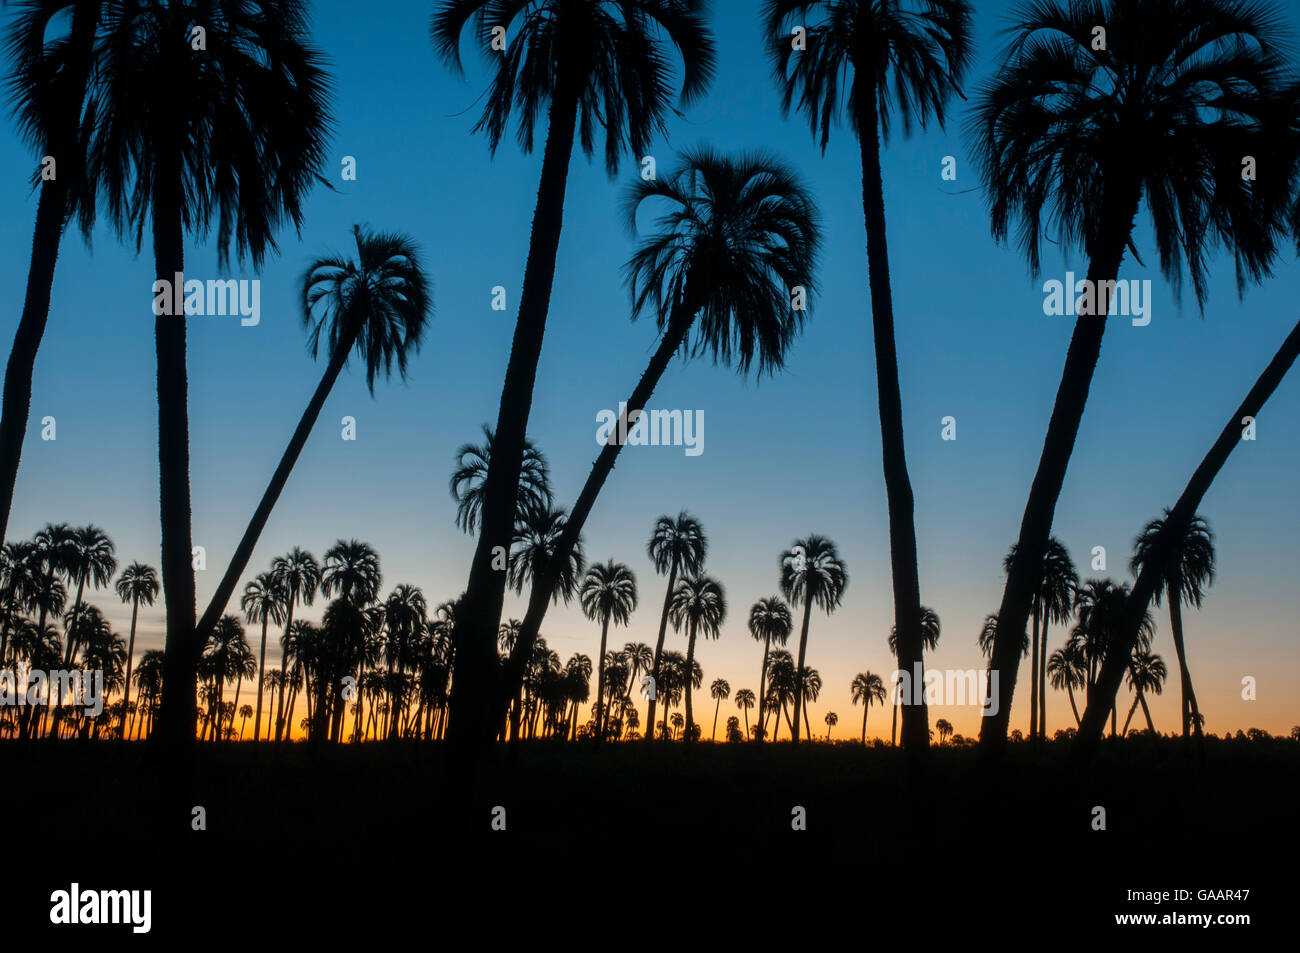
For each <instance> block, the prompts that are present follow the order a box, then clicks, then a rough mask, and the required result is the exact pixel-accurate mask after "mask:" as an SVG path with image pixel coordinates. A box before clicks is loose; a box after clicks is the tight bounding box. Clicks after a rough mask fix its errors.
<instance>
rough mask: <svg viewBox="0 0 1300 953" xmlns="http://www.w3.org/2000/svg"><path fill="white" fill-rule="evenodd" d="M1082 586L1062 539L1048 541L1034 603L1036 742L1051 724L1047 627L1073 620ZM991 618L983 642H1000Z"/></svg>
mask: <svg viewBox="0 0 1300 953" xmlns="http://www.w3.org/2000/svg"><path fill="white" fill-rule="evenodd" d="M1015 555H1016V547H1015V544H1014V543H1013V544H1012V546H1011V549H1010V551H1008V553H1007V555H1006V558H1005V559H1003V560H1002V568H1003V569H1004V570H1005V571H1006V572H1007V573H1010V572H1011V566H1012V564H1013V563H1014V562H1015ZM1078 587H1079V574H1078V573H1077V572H1075V570H1074V563H1072V562H1071V561H1070V554H1069V553H1068V552H1067V551H1066V549H1065V546H1064V545H1062V543H1061V541H1060V540H1059V539H1057V538H1056V537H1055V536H1052V537H1050V538H1049V539H1048V540H1047V551H1046V553H1045V554H1044V556H1043V573H1042V578H1041V579H1038V580H1036V581H1035V584H1034V593H1033V598H1032V600H1031V602H1030V616H1031V617H1032V620H1033V635H1032V636H1031V638H1030V645H1031V646H1032V648H1033V659H1032V661H1031V662H1030V667H1029V670H1030V671H1031V672H1032V673H1033V681H1032V683H1031V686H1030V694H1029V736H1030V737H1031V738H1034V739H1037V738H1040V737H1042V736H1043V733H1044V732H1045V730H1046V724H1047V720H1046V708H1047V697H1046V682H1045V681H1044V679H1045V678H1046V671H1045V666H1046V663H1047V624H1048V623H1049V622H1057V623H1060V624H1062V625H1064V624H1065V623H1066V622H1068V621H1070V615H1071V613H1072V612H1073V611H1074V593H1075V590H1076V589H1077V588H1078ZM989 618H991V619H992V620H993V626H992V633H991V635H985V636H982V641H983V640H984V639H985V638H988V639H991V640H996V637H997V616H990V617H989ZM986 621H987V620H986ZM1040 624H1041V629H1040ZM1040 636H1041V638H1040ZM992 644H993V641H989V651H990V652H991V651H992Z"/></svg>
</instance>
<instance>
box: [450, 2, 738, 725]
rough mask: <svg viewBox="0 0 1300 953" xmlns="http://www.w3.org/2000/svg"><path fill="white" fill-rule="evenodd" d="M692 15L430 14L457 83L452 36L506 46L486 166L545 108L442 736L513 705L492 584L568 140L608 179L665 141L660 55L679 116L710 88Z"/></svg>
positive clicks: (666, 100) (539, 9) (522, 7)
mask: <svg viewBox="0 0 1300 953" xmlns="http://www.w3.org/2000/svg"><path fill="white" fill-rule="evenodd" d="M703 8H704V2H703V0H591V2H583V3H573V2H571V0H536V2H529V3H518V2H515V0H440V2H439V4H438V6H437V7H436V8H435V9H434V13H433V19H432V23H431V26H430V36H431V39H432V41H433V47H434V51H435V52H436V53H437V55H438V57H439V58H440V59H441V60H442V61H443V62H444V63H445V64H446V65H447V66H448V67H449V68H450V69H452V70H453V71H454V72H455V73H457V74H460V73H461V72H462V66H461V60H460V41H461V35H462V34H463V33H464V32H465V30H466V27H467V26H468V25H469V24H470V23H471V22H472V23H473V28H472V30H473V33H474V34H475V35H476V38H478V39H481V38H482V37H484V36H488V35H490V33H491V28H493V27H500V28H501V29H502V30H504V31H505V33H506V35H507V36H508V37H509V41H508V45H507V47H506V49H505V50H503V51H491V50H489V49H488V48H487V47H486V46H483V45H482V44H481V43H478V45H479V46H480V48H481V49H482V50H483V52H484V53H485V54H487V55H488V56H489V57H490V60H491V62H492V63H493V64H494V66H495V68H496V75H495V78H494V80H493V82H492V85H491V87H490V89H489V91H488V94H487V102H486V104H485V105H484V108H483V114H482V116H481V117H480V119H479V121H478V124H477V125H476V126H475V127H474V131H475V132H478V131H479V130H484V131H486V132H487V136H488V143H489V146H490V148H491V150H492V152H493V153H495V152H496V149H497V147H498V146H499V145H500V142H501V139H502V137H503V135H504V134H505V132H506V130H507V128H508V126H509V123H510V118H511V113H512V112H513V111H514V110H515V109H516V108H517V109H518V113H517V115H518V117H519V119H518V138H519V143H520V145H521V146H522V147H523V150H524V152H531V151H532V148H533V136H534V129H535V127H536V125H537V120H538V118H539V116H540V115H541V113H542V111H543V108H545V109H546V116H547V119H546V144H545V147H544V150H543V156H542V171H541V184H540V186H539V188H538V192H537V205H536V207H535V209H534V212H533V224H532V233H531V239H530V241H529V246H528V260H527V262H526V263H525V265H524V277H523V285H522V290H521V292H520V298H519V312H518V316H517V319H516V322H515V332H514V340H513V344H512V346H511V349H510V359H509V363H508V365H507V367H506V373H505V380H504V383H503V385H502V389H501V403H500V407H499V410H498V415H497V424H496V427H495V428H493V433H494V434H495V436H496V445H495V447H494V454H493V458H492V463H491V468H490V470H489V475H488V479H487V483H486V487H485V493H484V499H483V507H482V527H483V529H482V532H481V533H480V534H479V538H478V545H477V547H476V549H475V553H474V559H473V562H472V564H471V572H470V580H469V585H468V588H467V589H466V592H465V596H464V599H463V600H462V602H461V613H462V618H461V619H460V620H458V622H459V624H458V626H457V641H458V643H460V645H461V647H462V648H461V649H460V650H458V655H459V656H460V664H459V671H458V674H457V678H456V682H455V684H454V685H453V698H452V702H453V706H454V708H455V709H456V710H458V711H459V712H461V714H460V715H459V716H456V715H454V716H453V718H452V725H453V729H452V730H453V733H457V732H464V735H465V737H470V738H476V739H478V740H479V741H481V742H484V743H486V742H487V741H488V740H489V739H490V738H491V736H492V734H493V732H494V729H493V726H494V725H495V724H496V722H497V720H498V719H497V718H496V716H495V715H494V714H493V708H494V706H495V703H496V702H497V701H500V702H502V703H504V702H505V701H506V699H508V698H509V697H511V696H512V695H513V694H514V685H513V683H512V682H511V679H510V678H507V679H506V682H507V685H506V690H505V691H504V692H502V693H497V692H494V690H493V688H494V682H495V681H496V680H497V661H496V653H495V652H494V651H492V641H493V639H494V638H495V635H496V629H497V626H498V625H499V624H500V621H501V620H500V615H501V606H502V601H503V598H504V595H505V579H504V578H503V577H502V576H501V575H500V574H499V573H497V572H495V571H493V570H492V568H491V563H492V553H493V549H494V548H495V547H497V546H506V545H507V544H508V542H509V536H510V533H511V530H512V529H513V527H514V524H515V493H514V487H515V486H517V484H518V482H519V473H520V468H521V465H522V461H523V456H524V441H525V434H526V433H527V429H528V417H529V412H530V410H531V406H532V398H533V384H534V381H535V380H536V376H537V364H538V361H539V360H540V358H541V351H542V340H543V337H544V335H545V331H546V318H547V312H548V311H549V308H550V297H551V285H552V282H553V280H554V277H555V261H556V255H557V252H558V249H559V244H560V233H561V230H562V225H563V217H564V197H565V190H566V188H567V185H568V171H569V163H570V159H571V157H572V152H573V146H574V135H575V133H577V134H579V143H580V147H581V149H582V151H583V152H584V153H585V154H586V155H587V156H588V157H590V156H591V154H592V152H593V151H594V149H595V147H596V130H597V128H603V129H604V130H605V136H604V139H605V150H604V153H605V166H606V169H607V171H608V173H609V174H610V176H611V177H612V176H613V175H614V174H615V173H616V171H617V168H618V164H619V159H620V157H621V156H622V155H623V154H624V150H625V149H630V150H631V152H632V154H633V155H634V156H637V157H640V156H643V155H646V154H647V153H648V152H649V150H650V143H651V141H652V140H653V139H654V137H655V136H656V134H658V133H662V132H663V131H664V128H665V127H664V123H665V120H666V119H667V117H668V114H669V111H670V110H671V108H672V105H671V98H670V95H669V90H670V88H671V86H670V83H671V79H672V77H671V74H670V69H671V67H670V58H669V52H670V48H671V47H675V48H676V50H677V51H678V53H679V54H680V56H681V61H682V71H681V90H682V91H681V102H682V105H683V106H684V105H686V104H688V103H690V102H692V101H694V100H696V99H698V98H700V97H701V96H702V95H703V93H704V90H705V89H706V88H707V86H708V84H709V80H710V79H711V77H712V74H713V64H714V58H715V56H714V45H713V40H712V38H711V36H710V35H709V32H708V28H707V25H706V23H705V21H704V18H703V15H702V11H703ZM665 41H666V42H665ZM549 598H550V593H549V592H547V593H546V599H547V600H549ZM525 630H526V631H525V636H524V643H525V646H524V650H523V652H522V653H521V656H520V657H518V658H515V659H513V660H512V662H513V668H514V669H515V670H514V671H513V673H512V675H513V676H514V677H515V678H516V679H517V678H518V677H521V676H522V664H523V662H524V661H525V660H526V659H527V657H528V656H527V653H528V652H529V651H531V649H532V642H533V639H534V638H535V630H532V629H531V628H530V626H529V625H528V621H527V619H525ZM498 694H500V695H501V696H502V697H500V698H499V699H498V698H497V697H496V696H497V695H498Z"/></svg>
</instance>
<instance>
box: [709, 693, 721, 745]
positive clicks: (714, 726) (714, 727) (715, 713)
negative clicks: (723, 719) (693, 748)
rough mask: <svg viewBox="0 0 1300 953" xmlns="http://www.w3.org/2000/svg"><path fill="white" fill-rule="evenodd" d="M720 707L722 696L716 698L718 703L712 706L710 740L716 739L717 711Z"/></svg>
mask: <svg viewBox="0 0 1300 953" xmlns="http://www.w3.org/2000/svg"><path fill="white" fill-rule="evenodd" d="M721 709H722V698H721V697H719V698H718V703H717V704H716V705H714V706H713V736H712V737H711V738H709V740H710V741H717V740H718V712H719V711H720V710H721Z"/></svg>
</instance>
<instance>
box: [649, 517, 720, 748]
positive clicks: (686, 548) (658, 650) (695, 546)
mask: <svg viewBox="0 0 1300 953" xmlns="http://www.w3.org/2000/svg"><path fill="white" fill-rule="evenodd" d="M708 551H709V540H708V537H707V536H705V535H704V527H703V526H701V525H700V522H699V520H697V519H696V518H695V517H693V516H691V515H690V514H688V513H687V512H686V511H685V510H682V512H680V513H678V514H677V517H676V518H675V519H674V518H673V517H670V516H661V517H659V519H657V520H656V521H655V525H654V530H653V532H652V533H651V534H650V541H649V542H648V543H647V544H646V553H647V555H649V557H650V561H651V562H652V563H654V567H655V572H658V573H660V574H662V573H665V572H666V573H668V589H667V591H666V592H665V593H664V607H663V611H662V612H661V613H660V614H659V637H658V640H657V641H656V642H655V655H654V666H653V667H652V668H651V670H650V677H651V678H652V679H653V680H654V686H655V691H654V693H652V694H651V695H650V698H649V700H648V701H647V703H646V725H647V728H646V734H645V737H646V741H652V740H653V738H654V726H655V703H656V702H657V700H658V697H657V696H659V695H662V694H663V689H662V687H661V686H660V684H659V683H660V681H661V679H662V677H663V673H662V671H661V668H662V663H663V655H664V634H665V633H666V632H667V630H668V614H669V612H670V611H671V609H672V600H673V592H674V590H675V589H676V586H677V574H678V573H679V572H681V573H684V574H686V575H688V576H694V575H697V574H698V573H699V572H700V571H701V570H702V569H703V568H704V558H705V556H706V555H707V554H708Z"/></svg>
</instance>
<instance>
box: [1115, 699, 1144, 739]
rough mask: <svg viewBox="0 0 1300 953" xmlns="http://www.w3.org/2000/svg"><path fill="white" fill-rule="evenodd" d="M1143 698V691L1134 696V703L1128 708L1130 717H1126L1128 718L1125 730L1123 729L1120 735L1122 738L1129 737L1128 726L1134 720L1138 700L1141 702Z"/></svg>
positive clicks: (1125, 720)
mask: <svg viewBox="0 0 1300 953" xmlns="http://www.w3.org/2000/svg"><path fill="white" fill-rule="evenodd" d="M1141 700H1142V693H1141V692H1138V693H1137V694H1135V695H1134V696H1133V704H1132V705H1129V708H1128V717H1126V718H1125V719H1124V730H1123V731H1122V732H1120V737H1121V738H1127V737H1128V726H1129V722H1131V721H1132V720H1133V712H1135V711H1137V707H1138V702H1140V701H1141Z"/></svg>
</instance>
